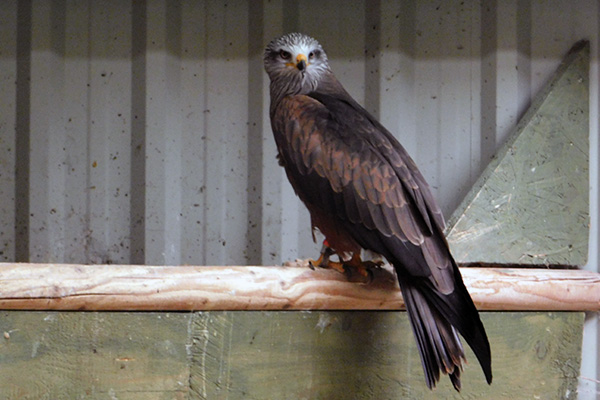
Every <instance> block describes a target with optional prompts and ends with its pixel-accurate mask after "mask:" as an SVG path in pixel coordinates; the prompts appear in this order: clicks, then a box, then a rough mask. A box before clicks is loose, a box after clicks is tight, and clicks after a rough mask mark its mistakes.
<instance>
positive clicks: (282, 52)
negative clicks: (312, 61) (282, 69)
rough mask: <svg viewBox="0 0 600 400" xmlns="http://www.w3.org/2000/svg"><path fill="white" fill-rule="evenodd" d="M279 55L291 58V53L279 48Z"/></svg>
mask: <svg viewBox="0 0 600 400" xmlns="http://www.w3.org/2000/svg"><path fill="white" fill-rule="evenodd" d="M279 57H281V58H283V59H284V60H289V59H290V58H292V54H291V53H290V52H289V51H285V50H279Z"/></svg>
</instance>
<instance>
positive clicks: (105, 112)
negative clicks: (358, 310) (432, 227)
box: [0, 1, 598, 264]
mask: <svg viewBox="0 0 600 400" xmlns="http://www.w3.org/2000/svg"><path fill="white" fill-rule="evenodd" d="M1 6H2V12H1V13H0V18H1V21H0V29H1V30H2V35H1V39H0V46H1V47H0V52H1V58H0V62H1V63H2V76H1V81H0V85H2V86H1V90H2V96H1V97H0V101H1V102H2V104H1V111H0V124H1V125H0V127H1V129H2V131H1V140H2V143H3V146H2V148H1V150H0V151H1V152H2V157H1V158H2V162H1V163H0V168H1V170H0V171H1V180H0V185H1V186H0V196H1V200H2V203H1V205H0V207H1V214H0V219H1V220H0V222H1V223H2V226H3V227H4V229H2V232H0V235H1V237H0V238H1V242H0V245H1V246H2V259H4V260H7V261H12V260H15V259H16V260H31V261H52V262H81V263H87V262H90V263H97V262H119V263H129V262H131V263H148V264H246V263H252V264H260V263H263V264H270V263H278V262H281V261H282V260H286V259H289V258H295V257H307V256H310V255H314V252H315V251H316V250H317V249H318V245H314V244H312V239H311V236H310V233H309V226H308V215H307V213H306V211H305V210H304V209H303V208H302V207H301V206H300V205H299V204H298V201H297V200H296V198H295V196H294V194H293V192H292V191H291V189H290V187H289V185H288V184H287V182H286V180H285V177H284V175H283V173H282V171H281V169H280V168H278V167H277V164H276V162H275V159H274V156H275V147H274V143H273V141H272V138H271V133H270V125H269V121H268V115H267V109H268V90H267V85H268V82H267V78H266V76H265V75H264V73H263V70H262V60H261V56H262V50H263V48H264V45H265V43H267V42H268V41H269V40H270V39H271V38H272V37H274V36H276V35H279V34H281V33H282V32H284V31H290V30H300V31H303V32H307V33H309V34H311V35H313V36H315V37H317V38H318V39H319V40H320V41H321V42H322V44H323V45H324V46H325V48H326V49H327V51H328V54H329V56H330V59H331V64H332V66H333V69H334V70H335V72H336V73H337V75H338V76H339V78H340V79H341V80H342V82H343V83H344V84H345V85H346V87H347V88H348V90H349V91H350V92H351V93H352V94H353V95H354V96H355V97H356V98H357V99H358V100H359V101H360V102H361V103H363V104H365V105H366V107H367V108H368V109H369V110H370V111H372V112H373V113H375V114H376V115H377V116H379V117H380V119H381V120H382V122H383V123H384V124H385V125H386V126H387V127H388V128H389V129H390V130H392V131H393V132H394V133H396V134H397V135H398V137H399V138H400V140H401V142H402V143H403V144H404V145H405V146H406V147H407V149H408V150H409V152H410V153H411V154H412V155H413V156H414V158H415V159H416V161H417V162H418V164H419V165H420V167H421V169H422V170H423V172H424V174H425V176H426V178H427V179H428V180H429V182H430V184H431V185H432V186H433V188H434V191H435V194H436V196H437V198H438V199H439V202H440V203H441V205H442V207H443V210H444V212H445V214H446V215H449V214H450V213H451V212H452V210H453V209H454V208H455V207H456V206H457V205H458V203H459V202H460V200H461V199H462V197H463V196H464V194H465V193H466V191H467V190H468V189H469V188H470V185H471V184H472V182H473V181H474V180H475V179H476V178H477V176H478V174H479V173H480V171H481V170H482V168H483V167H485V165H486V163H487V162H488V160H489V159H490V157H491V156H492V155H493V154H494V152H495V150H496V148H497V147H498V146H499V144H500V143H502V142H503V140H504V139H505V137H506V134H507V133H508V131H509V130H510V129H511V127H512V126H514V124H515V122H516V121H517V119H518V118H519V116H520V115H521V114H522V113H523V112H524V110H525V109H526V108H527V106H528V104H529V102H530V100H531V98H532V96H533V95H535V93H536V92H537V90H538V89H539V88H540V87H541V86H542V85H543V83H544V82H545V81H546V80H547V79H548V77H549V76H550V75H551V74H552V72H553V71H554V69H555V68H556V66H557V65H558V63H559V62H560V60H561V58H562V57H563V55H564V54H565V52H566V51H567V50H568V49H569V47H570V46H571V45H572V44H573V43H574V42H575V41H576V40H578V39H580V38H582V37H586V38H589V39H590V40H591V41H592V49H593V52H594V56H593V59H594V62H595V63H597V44H598V18H597V17H598V3H597V2H595V1H579V2H577V3H576V6H574V4H573V3H572V2H567V1H563V2H561V1H555V2H535V1H532V2H527V1H513V2H510V1H502V2H483V3H479V2H474V1H467V2H458V1H457V2H432V1H426V2H405V1H398V2H388V1H382V2H375V1H373V2H372V1H366V2H353V3H352V4H351V5H350V4H348V3H347V2H344V1H333V2H322V1H295V2H282V1H279V2H278V1H269V2H266V1H265V2H245V1H227V2H221V1H219V2H195V1H182V2H172V1H148V2H133V3H130V2H124V1H112V2H92V1H89V2H87V1H72V2H50V1H37V2H30V1H19V2H17V1H5V2H3V3H2V5H1ZM15 82H16V85H15ZM592 91H593V92H594V93H595V95H596V96H597V87H595V88H592ZM592 112H593V114H592V116H593V118H597V108H596V109H592ZM594 162H596V161H594ZM15 221H16V228H15V229H13V227H15Z"/></svg>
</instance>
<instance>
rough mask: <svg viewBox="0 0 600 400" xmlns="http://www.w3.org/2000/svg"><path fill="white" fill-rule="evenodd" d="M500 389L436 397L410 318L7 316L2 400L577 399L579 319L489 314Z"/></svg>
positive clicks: (467, 382)
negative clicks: (425, 377)
mask: <svg viewBox="0 0 600 400" xmlns="http://www.w3.org/2000/svg"><path fill="white" fill-rule="evenodd" d="M482 319H483V322H484V324H485V326H486V329H487V331H488V334H489V337H490V343H491V347H492V352H493V368H494V382H493V384H492V385H491V386H488V385H487V384H486V383H485V379H484V377H483V374H482V373H481V371H480V368H479V366H478V364H477V362H476V360H475V357H474V355H473V354H472V353H471V352H470V350H468V352H467V358H468V360H469V362H470V363H469V364H467V365H466V367H465V371H464V373H463V378H462V380H463V391H462V393H461V394H457V393H455V392H454V390H453V389H452V386H451V385H450V383H449V381H448V379H447V378H444V379H442V381H441V382H440V384H439V386H438V388H437V389H436V390H435V391H434V392H430V391H429V390H428V389H427V388H426V386H425V383H424V380H423V372H422V369H421V365H420V361H419V356H418V353H417V349H416V345H415V341H414V338H413V335H412V332H411V330H410V326H409V322H408V319H407V316H406V313H405V312H364V311H363V312H349V311H338V312H325V311H318V312H281V311H280V312H232V311H223V312H217V311H211V312H198V313H155V312H150V313H139V312H137V313H117V312H41V311H33V312H31V311H27V312H26V311H4V312H0V398H1V399H9V400H13V399H120V400H126V399H134V400H141V399H149V400H153V399H228V400H236V399H256V400H258V399H260V400H269V399H273V400H286V399H290V400H298V399H311V400H312V399H324V400H325V399H326V400H336V399H344V400H346V399H357V400H362V399H364V400H367V399H368V400H372V399H378V400H392V399H394V400H395V399H398V400H400V399H434V398H435V399H440V398H442V399H536V398H539V399H574V398H576V387H577V379H578V375H579V365H580V357H581V336H582V325H583V319H584V318H583V313H565V312H538V313H531V312H508V313H493V312H483V313H482Z"/></svg>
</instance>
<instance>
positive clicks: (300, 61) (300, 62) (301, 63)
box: [296, 54, 308, 71]
mask: <svg viewBox="0 0 600 400" xmlns="http://www.w3.org/2000/svg"><path fill="white" fill-rule="evenodd" d="M307 65H308V60H307V59H306V56H305V55H304V54H298V55H297V56H296V68H298V69H299V70H300V71H304V69H305V68H306V66H307Z"/></svg>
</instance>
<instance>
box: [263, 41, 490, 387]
mask: <svg viewBox="0 0 600 400" xmlns="http://www.w3.org/2000/svg"><path fill="white" fill-rule="evenodd" d="M264 64H265V69H266V71H267V73H268V75H269V78H270V79H271V86H270V88H271V107H270V116H271V125H272V128H273V134H274V137H275V141H276V143H277V148H278V151H279V154H278V157H279V161H280V163H281V165H282V166H283V167H284V168H285V171H286V173H287V177H288V179H289V181H290V183H291V184H292V186H293V188H294V190H295V191H296V193H297V195H298V196H299V197H300V199H301V200H302V202H303V203H304V204H305V205H306V207H307V208H308V210H309V212H310V215H311V221H312V225H313V228H318V229H319V230H320V231H321V232H322V233H323V234H324V235H325V237H326V239H327V242H328V243H329V246H330V247H331V248H332V249H333V250H334V251H335V252H336V253H338V254H344V253H353V254H359V253H360V251H361V249H368V250H371V251H373V252H375V253H378V254H380V255H382V256H384V257H385V258H386V259H387V260H388V261H389V262H390V263H391V264H392V265H393V266H394V269H395V270H396V273H397V275H398V280H399V282H400V288H401V290H402V294H403V297H404V300H405V303H406V308H407V311H408V314H409V317H410V321H411V325H412V328H413V332H414V334H415V338H416V340H417V345H418V348H419V352H420V355H421V361H422V364H423V369H424V372H425V380H426V383H427V386H428V387H430V388H432V387H434V386H435V384H436V383H437V381H438V380H439V376H440V371H441V372H443V373H445V374H448V375H449V376H450V379H451V381H452V383H453V384H454V387H455V388H456V389H457V390H459V389H460V371H461V368H462V361H463V360H464V351H463V348H462V345H461V343H460V339H459V338H458V335H457V333H456V331H458V332H460V334H461V335H462V336H463V337H464V338H465V339H466V341H467V343H468V344H469V345H470V346H471V348H472V349H473V350H474V352H475V355H476V356H477V358H478V360H479V362H480V364H481V367H482V369H483V372H484V374H485V377H486V379H487V382H488V383H490V382H491V381H492V372H491V354H490V347H489V343H488V340H487V336H486V333H485V329H484V327H483V324H482V323H481V320H480V319H479V315H478V313H477V310H476V308H475V306H474V304H473V301H472V300H471V297H470V296H469V294H468V292H467V290H466V288H465V286H464V284H463V281H462V278H461V275H460V272H459V270H458V268H457V266H456V263H455V261H454V259H453V258H452V255H451V254H450V251H449V249H448V245H447V243H446V240H445V238H444V235H443V229H444V219H443V216H442V213H441V211H440V209H439V208H438V206H437V204H436V202H435V200H434V199H433V196H432V195H431V192H430V190H429V186H428V185H427V183H426V182H425V179H424V178H423V176H422V175H421V173H420V172H419V170H418V168H417V166H416V165H415V163H414V162H413V160H412V159H411V158H410V156H409V155H408V153H407V152H406V151H405V150H404V148H403V147H402V146H401V145H400V143H399V142H398V141H397V140H396V139H395V138H394V136H393V135H392V134H391V133H390V132H389V131H387V130H386V129H385V128H384V127H383V126H382V125H381V124H380V123H379V122H378V121H377V120H375V118H374V117H373V116H371V115H370V114H369V113H368V112H367V111H366V110H365V109H364V108H363V107H361V106H360V105H359V104H358V103H357V102H356V101H354V99H352V97H350V95H349V94H348V93H347V92H346V91H345V90H344V88H343V87H342V85H341V84H340V83H339V82H338V80H337V79H336V78H335V76H334V75H333V73H332V72H331V69H330V68H329V65H328V62H327V55H326V54H325V52H324V51H323V49H322V47H321V45H320V44H319V43H318V42H317V41H316V40H314V39H312V38H310V37H308V36H305V35H302V34H298V33H292V34H289V35H285V36H282V37H280V38H277V39H274V40H273V41H272V42H271V43H269V45H268V46H267V48H266V50H265V54H264Z"/></svg>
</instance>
